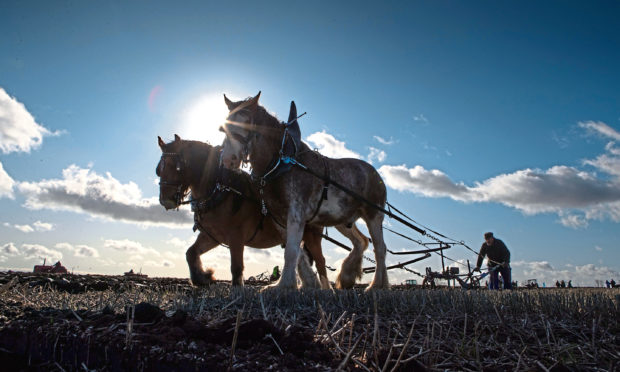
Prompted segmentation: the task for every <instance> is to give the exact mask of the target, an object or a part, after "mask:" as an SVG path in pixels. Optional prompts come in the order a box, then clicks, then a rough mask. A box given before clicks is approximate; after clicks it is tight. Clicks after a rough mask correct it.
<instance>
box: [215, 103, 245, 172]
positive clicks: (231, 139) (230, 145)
mask: <svg viewBox="0 0 620 372" xmlns="http://www.w3.org/2000/svg"><path fill="white" fill-rule="evenodd" d="M226 122H227V125H226V127H225V128H226V140H225V141H224V148H223V149H222V165H223V166H224V168H228V169H237V168H239V167H240V166H241V161H242V160H243V157H244V155H245V154H244V146H245V145H246V144H244V143H242V142H241V141H240V139H241V138H247V137H248V135H249V133H250V132H249V131H248V130H246V129H244V128H243V127H242V126H243V125H245V124H246V123H247V122H249V117H248V116H246V115H244V114H243V113H241V112H234V113H232V114H230V115H229V116H228V119H227V120H226Z"/></svg>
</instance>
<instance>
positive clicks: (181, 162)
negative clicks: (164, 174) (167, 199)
mask: <svg viewBox="0 0 620 372" xmlns="http://www.w3.org/2000/svg"><path fill="white" fill-rule="evenodd" d="M166 158H175V159H176V165H175V170H176V172H177V174H178V177H179V179H183V169H184V168H185V166H186V165H187V163H186V162H185V159H184V158H183V156H182V155H181V154H179V153H176V152H164V153H162V154H161V160H160V163H162V168H161V170H162V171H163V170H164V169H165V168H166V162H165V159H166ZM156 173H157V176H159V177H160V180H159V185H160V186H168V187H176V192H175V193H174V200H175V202H176V204H177V205H182V204H187V203H185V202H183V199H184V198H185V195H184V193H183V189H184V188H185V187H186V186H187V185H185V184H183V183H182V182H170V181H164V180H162V179H161V174H160V173H161V172H160V170H159V167H157V172H156Z"/></svg>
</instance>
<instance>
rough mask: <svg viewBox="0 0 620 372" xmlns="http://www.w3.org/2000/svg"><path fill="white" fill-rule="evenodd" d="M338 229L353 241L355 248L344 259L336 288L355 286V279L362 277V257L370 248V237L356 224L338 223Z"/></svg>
mask: <svg viewBox="0 0 620 372" xmlns="http://www.w3.org/2000/svg"><path fill="white" fill-rule="evenodd" d="M336 230H338V231H339V232H340V233H341V234H342V235H344V236H345V237H347V238H348V239H349V240H350V241H351V243H353V250H351V252H350V253H349V255H348V256H347V257H346V258H345V259H344V261H342V266H340V272H339V273H338V276H337V277H336V288H338V289H349V288H353V285H354V284H355V281H356V280H358V279H362V258H363V257H364V251H365V250H366V248H368V238H367V237H366V236H364V234H362V232H361V231H359V229H358V228H357V226H355V224H353V226H351V227H350V228H348V227H346V226H345V225H338V226H336Z"/></svg>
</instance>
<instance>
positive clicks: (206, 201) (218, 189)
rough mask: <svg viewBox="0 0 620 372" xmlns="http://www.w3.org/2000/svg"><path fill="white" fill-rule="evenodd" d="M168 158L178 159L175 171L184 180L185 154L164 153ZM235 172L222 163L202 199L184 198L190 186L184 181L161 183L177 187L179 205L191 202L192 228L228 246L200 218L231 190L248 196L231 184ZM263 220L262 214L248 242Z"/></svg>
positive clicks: (234, 209) (176, 193) (164, 163)
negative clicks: (208, 191)
mask: <svg viewBox="0 0 620 372" xmlns="http://www.w3.org/2000/svg"><path fill="white" fill-rule="evenodd" d="M166 158H174V159H176V162H175V171H176V172H177V174H178V178H179V179H180V180H182V179H183V176H184V173H185V167H187V162H186V161H185V158H183V155H181V154H180V153H177V152H164V153H162V155H161V159H162V160H164V159H166ZM165 166H166V162H165V161H163V162H162V168H161V171H163V170H164V169H165ZM161 171H160V169H159V168H157V172H156V173H157V175H158V176H160V177H161V175H160V173H161ZM233 174H234V172H232V171H230V170H228V169H226V168H224V167H223V166H222V165H221V164H220V165H219V166H218V169H217V174H216V180H215V184H214V186H213V189H212V190H211V193H209V196H207V197H206V198H200V199H194V198H190V199H188V200H184V199H185V193H183V189H185V188H186V187H188V185H186V184H184V183H183V182H170V181H166V180H162V179H160V181H159V184H160V185H163V186H169V187H176V191H175V194H174V199H175V202H176V204H177V205H179V206H180V205H185V204H190V207H191V211H192V212H193V213H194V226H193V228H192V229H193V231H194V232H195V231H196V230H198V229H200V231H202V232H204V233H205V234H207V235H208V236H209V237H210V238H211V239H213V240H214V241H215V242H217V243H218V244H219V245H222V246H224V247H228V246H227V245H226V244H223V243H221V242H220V241H219V240H218V239H216V238H215V237H214V236H213V235H212V234H211V233H210V232H209V231H208V230H207V229H206V228H204V226H203V225H202V224H201V223H200V220H201V218H202V214H204V213H207V212H209V211H210V210H213V209H214V208H216V207H217V206H218V205H219V204H220V203H221V202H222V201H224V199H225V198H226V196H228V193H229V192H232V193H234V194H235V195H236V196H238V197H241V198H246V196H245V195H244V194H243V193H242V192H240V191H239V190H237V188H235V187H233V186H231V185H230V184H231V183H233V184H234V183H235V182H234V181H233V179H232V178H233V177H231V176H232V175H233ZM234 186H237V185H234ZM237 187H238V186H237ZM235 204H236V203H235V202H234V201H233V213H236V211H237V210H238V208H239V207H238V206H237V207H235ZM263 220H264V216H263V215H261V218H260V221H259V223H258V224H257V226H256V229H255V230H254V233H253V234H252V236H251V237H250V239H249V240H248V241H247V242H246V243H249V242H251V241H252V240H254V238H255V237H256V235H257V234H258V231H259V230H261V229H262V228H263Z"/></svg>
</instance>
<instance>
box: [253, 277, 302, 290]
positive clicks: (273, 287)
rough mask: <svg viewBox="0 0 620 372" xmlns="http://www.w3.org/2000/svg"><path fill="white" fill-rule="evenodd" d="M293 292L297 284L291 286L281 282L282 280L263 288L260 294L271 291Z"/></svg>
mask: <svg viewBox="0 0 620 372" xmlns="http://www.w3.org/2000/svg"><path fill="white" fill-rule="evenodd" d="M283 290H284V291H293V290H297V283H295V282H294V283H292V285H290V284H289V283H285V282H283V281H282V279H280V280H278V282H277V283H275V284H271V285H268V286H266V287H264V288H263V289H261V292H263V293H265V292H271V291H283Z"/></svg>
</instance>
